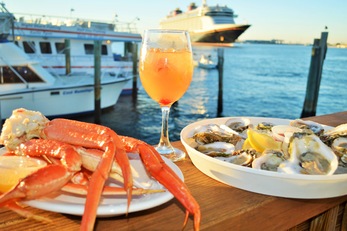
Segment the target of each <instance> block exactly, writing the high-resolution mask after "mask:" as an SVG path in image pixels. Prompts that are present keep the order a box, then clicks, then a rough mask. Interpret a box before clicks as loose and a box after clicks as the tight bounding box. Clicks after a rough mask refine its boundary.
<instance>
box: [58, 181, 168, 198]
mask: <svg viewBox="0 0 347 231" xmlns="http://www.w3.org/2000/svg"><path fill="white" fill-rule="evenodd" d="M61 190H62V191H64V192H70V193H74V194H78V195H87V193H88V186H86V185H78V184H71V183H68V184H66V185H65V186H64V187H63V188H62V189H61ZM160 192H165V189H143V188H134V189H133V190H132V193H133V195H143V194H151V193H160ZM102 195H104V196H111V195H117V196H125V195H127V191H125V190H124V188H118V187H112V186H104V189H103V191H102Z"/></svg>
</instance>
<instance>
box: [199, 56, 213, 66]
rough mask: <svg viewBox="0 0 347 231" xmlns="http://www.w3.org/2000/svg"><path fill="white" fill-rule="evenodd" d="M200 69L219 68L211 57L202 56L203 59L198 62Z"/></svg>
mask: <svg viewBox="0 0 347 231" xmlns="http://www.w3.org/2000/svg"><path fill="white" fill-rule="evenodd" d="M198 67H200V68H204V69H215V68H217V64H216V63H215V62H213V61H212V59H211V55H201V58H200V60H199V61H198Z"/></svg>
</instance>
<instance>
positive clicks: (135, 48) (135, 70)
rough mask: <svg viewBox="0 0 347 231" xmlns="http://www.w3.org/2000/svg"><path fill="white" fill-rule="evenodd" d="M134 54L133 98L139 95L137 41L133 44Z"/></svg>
mask: <svg viewBox="0 0 347 231" xmlns="http://www.w3.org/2000/svg"><path fill="white" fill-rule="evenodd" d="M132 54H133V89H132V96H133V98H136V97H137V59H138V57H137V43H135V42H134V43H133V44H132Z"/></svg>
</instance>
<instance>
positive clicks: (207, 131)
mask: <svg viewBox="0 0 347 231" xmlns="http://www.w3.org/2000/svg"><path fill="white" fill-rule="evenodd" d="M193 138H194V139H195V142H196V143H198V144H209V143H214V142H226V143H232V144H236V143H237V142H238V141H240V140H241V139H242V137H241V136H240V135H239V133H237V132H235V131H234V130H232V129H230V128H229V127H227V126H226V125H218V124H208V125H203V126H199V127H197V128H196V129H195V131H194V135H193Z"/></svg>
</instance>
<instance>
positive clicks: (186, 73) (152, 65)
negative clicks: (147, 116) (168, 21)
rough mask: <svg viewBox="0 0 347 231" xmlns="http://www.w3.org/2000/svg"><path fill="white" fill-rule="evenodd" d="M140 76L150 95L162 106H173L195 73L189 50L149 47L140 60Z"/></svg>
mask: <svg viewBox="0 0 347 231" xmlns="http://www.w3.org/2000/svg"><path fill="white" fill-rule="evenodd" d="M139 69H140V78H141V82H142V85H143V87H144V88H145V90H146V92H147V93H148V95H149V96H150V97H151V98H152V99H153V100H155V101H156V102H158V103H159V104H160V106H171V104H173V103H174V102H176V101H177V100H178V99H180V98H181V97H182V96H183V94H184V93H185V92H186V91H187V89H188V87H189V85H190V82H191V81H192V75H193V62H192V53H191V51H189V50H185V49H183V50H174V49H165V50H164V49H159V48H149V49H148V50H147V52H146V56H145V58H142V59H141V60H140V68H139Z"/></svg>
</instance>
